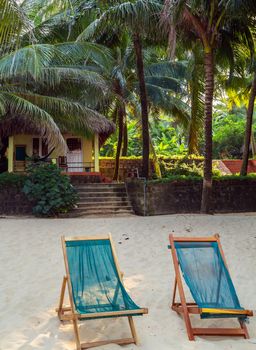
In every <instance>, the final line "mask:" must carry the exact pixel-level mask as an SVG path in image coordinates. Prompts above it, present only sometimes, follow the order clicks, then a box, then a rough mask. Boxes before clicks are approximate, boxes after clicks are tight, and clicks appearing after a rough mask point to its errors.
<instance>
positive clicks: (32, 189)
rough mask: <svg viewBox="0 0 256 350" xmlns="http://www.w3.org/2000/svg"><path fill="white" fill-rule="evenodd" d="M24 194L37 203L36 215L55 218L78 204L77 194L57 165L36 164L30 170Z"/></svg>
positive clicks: (34, 210) (28, 170)
mask: <svg viewBox="0 0 256 350" xmlns="http://www.w3.org/2000/svg"><path fill="white" fill-rule="evenodd" d="M27 172H28V176H27V179H26V181H25V184H24V187H23V192H24V193H25V194H26V195H27V197H28V199H29V200H31V201H33V202H35V206H34V208H33V212H34V214H36V215H44V216H54V215H57V214H59V213H65V212H67V211H69V210H70V209H71V208H73V207H74V205H75V204H76V202H77V194H76V191H75V189H74V187H73V186H72V185H71V183H70V179H69V177H68V176H66V175H62V174H61V170H60V169H59V168H58V167H57V166H56V165H55V164H48V163H43V162H40V163H35V164H31V165H30V166H29V167H28V169H27Z"/></svg>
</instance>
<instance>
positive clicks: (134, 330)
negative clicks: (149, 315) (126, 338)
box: [128, 316, 138, 345]
mask: <svg viewBox="0 0 256 350" xmlns="http://www.w3.org/2000/svg"><path fill="white" fill-rule="evenodd" d="M128 321H129V325H130V328H131V333H132V337H133V339H134V343H135V344H136V345H138V336H137V332H136V329H135V325H134V321H133V318H132V316H128Z"/></svg>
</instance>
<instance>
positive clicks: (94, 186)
mask: <svg viewBox="0 0 256 350" xmlns="http://www.w3.org/2000/svg"><path fill="white" fill-rule="evenodd" d="M74 187H76V188H77V189H78V190H80V189H84V188H88V189H102V190H108V189H120V188H121V189H123V188H124V189H125V185H124V184H79V185H74Z"/></svg>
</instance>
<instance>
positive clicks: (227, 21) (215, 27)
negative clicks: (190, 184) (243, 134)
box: [164, 0, 256, 213]
mask: <svg viewBox="0 0 256 350" xmlns="http://www.w3.org/2000/svg"><path fill="white" fill-rule="evenodd" d="M255 7H256V6H255V3H254V2H253V1H250V0H248V1H243V3H241V2H240V1H236V0H233V1H229V2H223V1H213V0H212V1H204V0H202V1H195V0H187V1H175V2H173V1H171V0H166V1H165V11H164V13H165V14H166V12H168V13H171V17H169V20H170V21H171V22H172V24H173V25H175V26H176V28H177V30H180V31H181V32H182V31H189V32H191V34H192V36H194V40H197V39H199V40H200V41H201V44H202V47H203V50H204V73H205V100H204V110H205V118H204V137H205V150H204V156H205V161H204V181H203V192H202V202H201V212H203V213H207V212H209V211H210V205H211V193H212V109H213V94H214V74H215V72H214V70H215V59H216V49H217V48H218V47H220V44H221V40H220V37H221V35H222V34H224V33H225V31H226V29H227V28H228V27H231V26H232V25H233V26H234V27H235V28H236V30H237V31H238V32H239V33H240V34H241V36H243V37H244V38H245V39H246V40H247V39H248V37H247V35H248V30H247V28H248V22H249V19H248V15H249V10H250V11H255ZM254 13H255V12H254ZM232 21H233V22H232ZM234 27H233V28H234Z"/></svg>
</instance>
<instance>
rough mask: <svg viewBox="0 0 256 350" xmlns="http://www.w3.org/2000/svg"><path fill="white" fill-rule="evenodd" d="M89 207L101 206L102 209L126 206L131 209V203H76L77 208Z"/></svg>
mask: <svg viewBox="0 0 256 350" xmlns="http://www.w3.org/2000/svg"><path fill="white" fill-rule="evenodd" d="M82 208H84V209H91V208H98V209H99V208H102V210H104V209H105V208H112V209H115V210H116V209H119V208H120V209H121V208H126V209H132V207H131V205H130V204H129V203H128V202H123V203H116V202H106V203H103V202H96V203H95V202H94V203H81V204H78V206H77V209H82Z"/></svg>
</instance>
